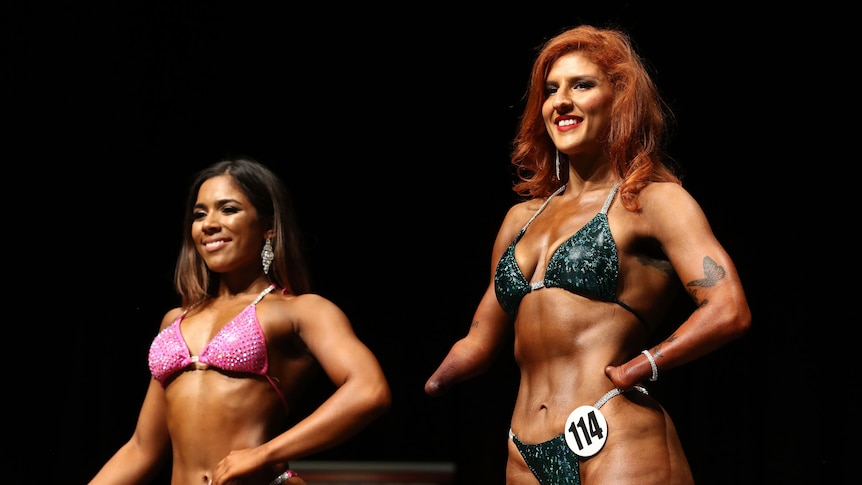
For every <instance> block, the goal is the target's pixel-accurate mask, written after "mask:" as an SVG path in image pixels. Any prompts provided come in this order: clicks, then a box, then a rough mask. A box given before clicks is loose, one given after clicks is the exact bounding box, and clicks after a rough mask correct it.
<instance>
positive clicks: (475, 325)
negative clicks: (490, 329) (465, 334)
mask: <svg viewBox="0 0 862 485" xmlns="http://www.w3.org/2000/svg"><path fill="white" fill-rule="evenodd" d="M470 326H471V327H474V328H475V327H478V326H479V320H473V323H471V324H470Z"/></svg>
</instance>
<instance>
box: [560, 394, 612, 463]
mask: <svg viewBox="0 0 862 485" xmlns="http://www.w3.org/2000/svg"><path fill="white" fill-rule="evenodd" d="M607 439H608V422H607V421H606V420H605V416H604V415H603V414H602V412H601V411H599V410H598V408H595V407H593V406H581V407H579V408H577V409H575V410H574V411H572V414H569V419H567V420H566V444H568V445H569V448H571V449H572V451H574V452H575V454H576V455H578V456H580V457H583V458H586V457H589V456H593V455H595V454H596V453H598V452H599V450H601V449H602V447H603V446H605V441H606V440H607Z"/></svg>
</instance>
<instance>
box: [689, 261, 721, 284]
mask: <svg viewBox="0 0 862 485" xmlns="http://www.w3.org/2000/svg"><path fill="white" fill-rule="evenodd" d="M724 275H725V273H724V268H722V267H721V266H719V265H717V264H715V261H713V260H712V258H710V257H709V256H704V257H703V278H701V279H699V280H693V281H689V282H688V284H687V285H685V286H702V287H708V286H715V284H716V283H718V280H720V279H723V278H724Z"/></svg>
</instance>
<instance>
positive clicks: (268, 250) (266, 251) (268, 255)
mask: <svg viewBox="0 0 862 485" xmlns="http://www.w3.org/2000/svg"><path fill="white" fill-rule="evenodd" d="M260 257H261V258H262V259H263V272H264V274H269V265H271V264H272V259H273V258H274V257H275V253H273V252H272V238H270V237H268V238H266V243H265V244H264V245H263V251H261V252H260Z"/></svg>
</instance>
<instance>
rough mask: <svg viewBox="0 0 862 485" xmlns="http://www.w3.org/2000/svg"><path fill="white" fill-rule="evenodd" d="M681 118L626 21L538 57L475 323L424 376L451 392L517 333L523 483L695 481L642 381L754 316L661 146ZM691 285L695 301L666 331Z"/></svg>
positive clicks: (515, 423)
mask: <svg viewBox="0 0 862 485" xmlns="http://www.w3.org/2000/svg"><path fill="white" fill-rule="evenodd" d="M669 116H670V112H669V110H667V109H666V105H665V104H664V103H663V101H662V99H661V97H660V96H659V93H658V90H657V89H656V86H655V85H654V83H653V81H652V79H651V78H650V76H649V73H648V72H647V70H646V68H645V66H644V64H643V62H642V61H641V59H640V58H639V56H638V54H637V53H636V52H635V50H634V49H633V47H632V44H631V41H630V39H629V37H628V36H627V35H626V34H625V33H623V32H621V31H619V30H614V29H599V28H595V27H592V26H586V25H584V26H579V27H575V28H572V29H569V30H566V31H564V32H562V33H560V34H559V35H557V36H555V37H553V38H551V39H549V40H548V41H547V42H546V43H545V44H544V45H543V46H542V49H541V50H540V51H539V53H538V56H537V58H536V60H535V63H534V65H533V68H532V72H531V77H530V84H529V92H528V93H527V98H526V103H525V108H524V112H523V115H522V117H521V119H520V124H519V129H518V133H517V136H516V138H515V143H514V149H513V152H512V157H511V162H512V163H513V165H514V168H515V173H516V174H517V181H516V183H515V184H514V187H513V189H514V190H515V192H516V193H517V194H519V195H521V196H523V198H524V200H522V201H520V202H518V203H517V204H515V205H514V206H513V207H512V208H511V209H510V210H509V211H508V213H507V214H506V216H505V218H504V220H503V222H502V224H501V227H500V229H499V232H498V234H497V238H496V241H495V242H494V246H493V250H492V262H493V264H492V266H491V268H490V269H491V272H490V278H489V283H488V287H487V290H486V292H485V294H484V296H483V297H482V299H481V301H480V302H479V305H478V307H477V309H476V311H475V314H474V317H473V322H472V324H471V325H470V328H469V331H468V333H467V335H466V336H465V337H463V338H462V339H460V340H458V341H457V342H456V343H455V344H454V345H453V346H452V348H451V350H450V351H449V353H448V355H447V356H446V357H445V359H444V360H443V362H442V363H441V364H440V366H439V367H438V368H437V370H436V371H435V372H434V373H433V375H432V376H431V377H430V378H429V379H428V381H427V382H426V384H425V391H426V392H427V393H428V394H429V395H432V396H437V395H440V394H442V393H444V392H445V391H446V390H448V389H449V388H450V387H451V386H452V385H453V384H456V383H458V382H461V381H464V380H466V379H469V378H472V377H475V376H477V375H479V374H480V373H482V372H484V371H485V370H487V369H488V367H489V365H490V364H491V362H492V360H493V357H494V356H495V355H497V354H498V352H499V351H500V350H501V347H502V345H503V344H504V343H505V342H508V341H509V340H508V339H507V338H508V336H509V335H510V332H514V356H515V360H516V361H517V363H518V367H519V369H520V381H519V387H518V395H517V399H516V402H515V407H514V410H513V413H512V418H511V428H510V430H509V437H510V439H509V446H508V449H509V454H508V462H507V467H506V477H507V479H506V482H507V483H508V484H510V485H513V484H535V483H541V484H555V485H560V484H585V485H596V484H614V485H621V484H635V483H636V484H638V485H645V484H661V485H667V484H691V483H693V481H694V478H693V476H692V472H691V469H690V467H689V464H688V460H687V458H686V455H685V452H684V450H683V447H682V444H681V442H680V438H679V436H678V434H677V431H676V429H675V427H674V424H673V421H672V420H671V418H670V416H669V415H668V413H667V412H666V411H665V409H664V408H663V407H662V406H661V405H660V404H659V403H658V402H657V401H656V400H655V399H654V398H653V397H652V396H650V394H649V390H648V389H647V386H646V385H645V384H646V382H645V381H655V380H657V379H658V378H659V375H660V374H661V373H662V372H664V371H667V370H669V369H672V368H675V367H678V366H680V365H683V364H686V363H688V362H691V361H693V360H695V359H697V358H700V357H703V356H704V355H706V354H708V353H710V352H712V351H715V350H716V349H718V348H720V347H721V346H723V345H725V344H727V343H728V342H731V341H733V340H735V339H737V338H740V337H741V336H743V335H744V334H746V332H747V331H748V329H749V326H750V324H751V313H750V309H749V306H748V303H747V300H746V297H745V293H744V291H743V287H742V284H741V282H740V278H739V275H738V273H737V270H736V268H735V266H734V263H733V261H732V260H731V258H730V256H729V255H728V253H727V252H726V250H725V249H724V248H723V247H722V245H721V244H720V243H719V241H718V240H717V239H716V237H715V235H714V234H713V232H712V230H711V228H710V225H709V222H708V220H707V218H706V216H705V214H704V212H703V210H702V209H701V207H700V206H699V204H698V203H697V202H696V201H695V199H694V198H693V197H692V196H691V195H690V194H689V192H688V191H687V190H686V189H685V188H683V186H682V183H681V181H680V179H679V178H678V176H677V174H676V173H675V170H674V167H673V166H672V164H671V163H670V162H669V160H668V159H667V158H666V157H665V155H664V152H663V148H664V147H663V143H664V141H665V135H666V132H667V120H668V117H669ZM681 288H682V289H685V291H686V292H687V293H688V295H689V296H690V297H691V299H692V300H693V301H694V307H693V308H694V310H693V311H692V312H691V313H690V314H689V315H686V318H684V319H683V321H682V322H681V323H680V324H679V325H678V326H677V327H676V328H672V329H670V330H669V331H667V332H666V333H664V332H665V329H663V328H662V327H661V325H662V324H663V323H664V322H665V320H666V318H667V315H668V312H669V309H670V306H671V302H672V300H673V297H674V295H676V294H678V293H679V292H680V289H681ZM653 342H655V344H654V345H650V344H651V343H653Z"/></svg>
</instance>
